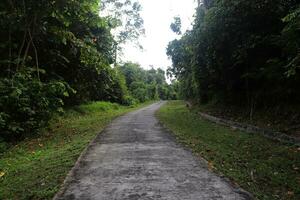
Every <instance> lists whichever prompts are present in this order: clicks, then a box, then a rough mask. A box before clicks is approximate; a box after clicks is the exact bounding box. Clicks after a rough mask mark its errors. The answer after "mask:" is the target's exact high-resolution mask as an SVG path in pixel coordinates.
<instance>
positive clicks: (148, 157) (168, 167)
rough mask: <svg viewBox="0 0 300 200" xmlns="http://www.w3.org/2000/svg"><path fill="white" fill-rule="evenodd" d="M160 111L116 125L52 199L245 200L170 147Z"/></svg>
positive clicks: (133, 114) (144, 112)
mask: <svg viewBox="0 0 300 200" xmlns="http://www.w3.org/2000/svg"><path fill="white" fill-rule="evenodd" d="M162 105H163V102H159V103H155V104H152V105H150V106H148V107H145V108H142V109H140V110H138V111H135V112H131V113H129V114H126V115H124V116H121V117H119V118H117V119H115V120H114V121H113V122H112V123H111V124H110V125H109V126H108V127H107V128H106V129H105V130H104V131H103V132H102V133H101V134H99V135H98V136H97V138H96V139H95V140H94V141H93V142H92V143H91V145H90V146H89V147H88V149H87V151H86V152H85V153H84V154H83V155H82V156H81V158H80V159H79V160H78V162H77V164H76V165H75V167H74V168H73V170H72V171H71V173H70V174H69V176H68V177H67V179H66V182H65V184H64V186H63V188H62V189H61V191H60V192H59V193H58V194H57V195H56V197H54V199H56V200H61V199H66V200H69V199H78V200H79V199H80V200H85V199H91V200H198V199H201V200H208V199H226V200H231V199H234V200H240V199H247V196H245V195H243V193H241V192H239V190H238V189H235V188H233V187H232V186H231V185H230V184H229V183H228V182H227V181H224V180H223V179H222V178H220V177H218V176H217V175H215V174H214V173H212V172H210V171H209V170H208V169H207V167H206V164H205V163H204V162H203V161H200V159H198V158H196V157H194V156H193V155H192V153H191V152H189V151H188V150H186V149H184V148H183V147H182V146H181V145H179V144H177V143H176V142H175V140H174V139H173V137H172V136H171V135H170V133H168V131H167V130H166V129H164V128H163V127H162V126H161V125H160V124H159V122H158V120H157V119H156V118H155V116H154V113H155V111H156V110H158V109H159V107H160V106H162Z"/></svg>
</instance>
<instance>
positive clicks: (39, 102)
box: [0, 72, 68, 141]
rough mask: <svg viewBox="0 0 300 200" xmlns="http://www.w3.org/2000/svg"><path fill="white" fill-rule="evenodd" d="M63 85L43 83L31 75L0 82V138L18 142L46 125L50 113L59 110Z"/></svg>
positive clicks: (64, 89) (24, 73) (59, 83)
mask: <svg viewBox="0 0 300 200" xmlns="http://www.w3.org/2000/svg"><path fill="white" fill-rule="evenodd" d="M67 95H68V93H67V92H66V86H65V84H64V83H63V82H59V81H55V82H49V83H42V82H41V81H39V80H37V79H35V78H33V77H32V76H31V73H29V72H23V73H16V74H15V76H14V77H13V78H12V79H8V78H2V79H0V132H1V135H0V138H3V139H4V140H5V141H11V140H20V139H23V138H24V137H27V136H30V135H33V134H34V133H36V131H37V130H38V129H39V128H40V127H42V126H44V125H46V124H47V122H48V121H49V119H50V117H51V115H52V113H54V112H55V111H62V105H63V101H62V100H61V97H62V96H67Z"/></svg>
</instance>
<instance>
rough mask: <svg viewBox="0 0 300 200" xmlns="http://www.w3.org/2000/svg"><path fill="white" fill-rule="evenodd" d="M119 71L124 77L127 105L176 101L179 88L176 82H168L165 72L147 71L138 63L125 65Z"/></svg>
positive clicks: (159, 70) (118, 68) (158, 70)
mask: <svg viewBox="0 0 300 200" xmlns="http://www.w3.org/2000/svg"><path fill="white" fill-rule="evenodd" d="M117 70H118V71H119V72H120V74H121V75H122V76H124V79H125V83H126V87H127V89H128V94H127V97H128V98H126V99H125V101H128V102H126V104H131V103H132V102H145V101H148V100H155V99H156V100H158V99H162V100H175V99H177V90H178V86H177V85H176V82H173V83H172V84H168V83H167V82H166V75H165V71H163V70H162V69H157V70H155V69H153V68H152V69H150V70H145V69H143V68H141V67H140V66H139V64H136V63H130V62H129V63H125V64H123V65H121V66H119V67H117Z"/></svg>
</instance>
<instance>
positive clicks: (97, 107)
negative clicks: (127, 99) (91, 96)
mask: <svg viewBox="0 0 300 200" xmlns="http://www.w3.org/2000/svg"><path fill="white" fill-rule="evenodd" d="M146 104H147V103H146ZM146 104H143V105H139V106H136V107H125V106H120V105H118V104H112V103H107V102H95V103H90V104H87V105H82V106H79V107H76V108H74V109H70V110H68V111H67V112H66V113H65V114H64V115H63V116H61V117H57V118H55V119H54V120H53V121H52V122H51V123H50V124H51V125H50V126H49V128H47V129H46V130H43V131H41V134H40V135H39V136H38V137H36V138H31V139H26V140H25V141H23V142H21V143H19V144H17V145H15V146H13V147H11V148H10V149H9V150H8V151H6V152H5V153H4V154H2V155H0V156H1V159H0V199H14V200H15V199H51V198H52V197H53V196H54V195H55V193H56V192H57V191H58V190H59V188H60V185H61V184H62V182H63V180H64V178H65V176H66V175H67V173H68V172H69V170H70V169H71V168H72V167H73V165H74V163H75V162H76V160H77V158H78V157H79V155H80V153H81V152H82V151H83V150H84V148H85V147H86V145H87V144H88V143H89V142H90V141H91V140H92V139H93V138H94V137H95V136H96V135H97V133H99V132H100V131H101V130H102V129H103V128H104V127H105V126H106V125H107V124H108V123H109V122H110V121H111V120H112V119H113V118H115V117H117V116H119V115H121V114H124V113H126V112H129V111H132V110H134V109H136V108H139V107H142V106H144V105H146Z"/></svg>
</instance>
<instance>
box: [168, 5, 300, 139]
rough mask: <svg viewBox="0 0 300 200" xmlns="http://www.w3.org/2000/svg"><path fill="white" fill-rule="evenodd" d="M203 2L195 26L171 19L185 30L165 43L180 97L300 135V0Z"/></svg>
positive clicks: (176, 28) (175, 24)
mask: <svg viewBox="0 0 300 200" xmlns="http://www.w3.org/2000/svg"><path fill="white" fill-rule="evenodd" d="M198 2H199V5H198V7H197V9H196V13H195V19H194V23H193V28H192V29H191V30H190V31H187V32H185V33H183V34H181V31H180V28H181V21H180V19H178V18H177V17H176V18H175V19H174V23H172V24H171V26H170V27H171V29H172V30H173V31H174V32H175V33H177V34H179V35H181V38H180V39H175V40H173V41H171V42H170V43H169V45H168V48H167V55H168V56H169V57H170V58H171V60H172V63H173V65H172V66H171V67H170V68H169V74H171V75H172V76H173V77H176V78H177V80H178V81H179V86H180V87H179V91H181V92H180V95H181V97H182V98H183V99H185V100H189V101H191V102H193V103H194V104H201V105H205V104H210V105H211V107H210V108H212V109H210V111H215V112H214V113H224V115H225V117H227V116H228V115H226V114H227V113H229V112H228V111H231V113H232V114H233V115H235V116H234V118H235V119H238V118H240V117H242V118H244V119H243V121H250V122H251V123H252V122H253V123H254V124H256V123H257V122H258V121H259V122H258V124H259V123H260V124H263V126H268V125H269V126H272V127H274V128H275V129H278V128H279V129H280V130H281V129H286V130H288V131H287V132H290V131H289V130H291V131H292V132H294V133H295V134H296V135H298V136H299V132H300V127H299V123H300V115H299V113H300V110H299V105H300V104H299V102H300V88H299V86H300V53H299V52H300V32H299V29H300V4H299V1H296V0H266V1H261V0H252V1H249V0H232V1H227V0H201V1H198ZM261 113H268V117H269V119H265V117H264V116H260V115H261ZM245 117H246V119H245ZM257 119H258V120H257ZM260 119H261V120H260ZM281 119H285V120H283V122H284V123H281V122H280V120H281ZM264 123H265V124H264ZM278 123H281V125H279V126H277V124H278ZM290 134H293V133H290Z"/></svg>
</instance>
